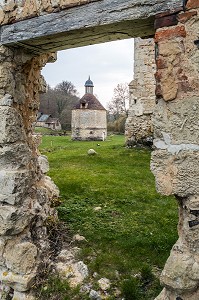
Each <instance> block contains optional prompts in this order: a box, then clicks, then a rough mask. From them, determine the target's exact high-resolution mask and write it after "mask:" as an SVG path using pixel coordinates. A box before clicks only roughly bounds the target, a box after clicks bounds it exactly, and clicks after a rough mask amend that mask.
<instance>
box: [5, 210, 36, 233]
mask: <svg viewBox="0 0 199 300" xmlns="http://www.w3.org/2000/svg"><path fill="white" fill-rule="evenodd" d="M0 215H1V218H0V235H16V234H18V233H20V232H22V231H23V230H24V228H26V227H27V225H28V224H29V221H30V219H31V214H30V213H29V214H28V213H27V212H23V211H22V210H20V209H19V210H18V209H16V208H15V207H12V206H8V205H3V206H0Z"/></svg>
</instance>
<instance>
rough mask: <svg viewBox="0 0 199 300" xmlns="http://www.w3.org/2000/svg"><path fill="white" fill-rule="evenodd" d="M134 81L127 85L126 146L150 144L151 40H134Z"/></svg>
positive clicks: (152, 81) (153, 71) (151, 129)
mask: <svg viewBox="0 0 199 300" xmlns="http://www.w3.org/2000/svg"><path fill="white" fill-rule="evenodd" d="M134 46H135V47H134V61H135V63H134V80H132V81H131V83H130V84H129V92H130V103H129V113H128V118H127V121H126V125H125V135H126V139H127V145H129V146H130V145H134V144H137V143H141V144H145V143H146V144H148V143H151V142H152V135H153V126H152V121H151V117H152V113H153V109H154V106H155V77H154V74H155V69H156V67H155V54H154V52H155V50H154V42H153V39H144V40H143V39H141V38H136V39H135V40H134Z"/></svg>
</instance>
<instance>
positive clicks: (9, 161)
mask: <svg viewBox="0 0 199 300" xmlns="http://www.w3.org/2000/svg"><path fill="white" fill-rule="evenodd" d="M30 161H31V150H30V148H29V147H28V145H27V144H25V143H15V144H9V145H6V146H3V147H2V148H0V165H1V168H3V169H4V170H16V169H19V168H24V167H27V166H28V164H29V163H30Z"/></svg>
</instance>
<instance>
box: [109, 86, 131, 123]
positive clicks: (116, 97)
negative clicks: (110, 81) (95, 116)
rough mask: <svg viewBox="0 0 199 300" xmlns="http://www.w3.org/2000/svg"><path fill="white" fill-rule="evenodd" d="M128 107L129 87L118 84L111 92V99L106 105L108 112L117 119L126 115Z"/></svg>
mask: <svg viewBox="0 0 199 300" xmlns="http://www.w3.org/2000/svg"><path fill="white" fill-rule="evenodd" d="M128 106H129V87H128V84H127V83H119V84H118V85H117V86H116V88H114V91H113V98H112V100H111V101H110V102H109V103H108V112H109V114H110V115H112V116H114V119H115V120H116V119H118V118H119V116H121V115H126V116H127V112H128Z"/></svg>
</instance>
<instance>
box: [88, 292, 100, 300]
mask: <svg viewBox="0 0 199 300" xmlns="http://www.w3.org/2000/svg"><path fill="white" fill-rule="evenodd" d="M89 298H90V299H91V300H102V298H101V296H100V294H99V293H98V292H96V291H95V290H91V291H90V294H89Z"/></svg>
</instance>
